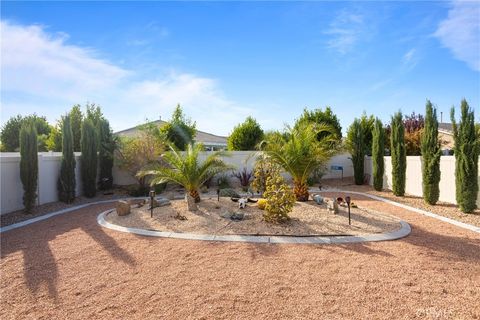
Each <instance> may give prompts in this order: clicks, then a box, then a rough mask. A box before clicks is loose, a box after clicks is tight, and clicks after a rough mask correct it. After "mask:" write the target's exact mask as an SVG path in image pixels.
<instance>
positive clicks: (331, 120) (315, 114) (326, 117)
mask: <svg viewBox="0 0 480 320" xmlns="http://www.w3.org/2000/svg"><path fill="white" fill-rule="evenodd" d="M305 122H306V123H310V124H313V126H314V127H315V126H316V125H328V126H330V127H331V128H332V129H333V130H331V132H326V131H321V132H318V134H317V140H318V141H322V140H324V138H325V137H326V136H332V138H333V139H332V140H333V141H335V144H336V145H338V144H340V143H341V141H342V127H341V126H340V121H338V117H337V115H336V114H335V113H333V111H332V109H331V108H330V107H328V106H327V107H325V110H322V109H315V110H311V111H310V110H307V109H304V110H303V113H302V115H301V116H300V118H298V120H297V121H295V128H297V129H298V128H299V127H301V126H302V125H304V124H305ZM335 147H336V146H334V148H335Z"/></svg>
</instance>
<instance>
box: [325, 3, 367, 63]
mask: <svg viewBox="0 0 480 320" xmlns="http://www.w3.org/2000/svg"><path fill="white" fill-rule="evenodd" d="M364 27H365V23H364V18H363V16H362V15H360V14H356V13H352V12H347V11H342V12H340V14H339V15H338V16H337V17H335V19H334V20H333V21H332V22H331V23H330V26H329V29H328V30H326V31H325V34H328V35H331V38H330V40H329V41H328V42H327V45H328V47H329V48H330V49H333V50H336V51H338V52H339V53H341V54H345V53H347V52H349V51H350V50H352V49H353V47H354V46H355V44H356V43H357V42H358V41H359V39H360V37H361V36H362V33H363V31H364Z"/></svg>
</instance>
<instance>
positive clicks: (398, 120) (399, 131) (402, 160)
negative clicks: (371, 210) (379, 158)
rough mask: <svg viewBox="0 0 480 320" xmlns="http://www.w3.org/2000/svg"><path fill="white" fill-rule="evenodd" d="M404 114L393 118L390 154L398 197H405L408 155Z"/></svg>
mask: <svg viewBox="0 0 480 320" xmlns="http://www.w3.org/2000/svg"><path fill="white" fill-rule="evenodd" d="M402 118H403V116H402V113H401V112H397V113H395V115H394V116H393V117H392V122H391V130H392V132H391V134H390V150H391V151H390V152H391V155H392V185H393V186H392V189H393V190H392V191H393V194H395V195H396V196H403V195H405V180H406V171H407V154H406V149H405V128H404V127H403V121H402Z"/></svg>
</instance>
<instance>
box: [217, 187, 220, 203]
mask: <svg viewBox="0 0 480 320" xmlns="http://www.w3.org/2000/svg"><path fill="white" fill-rule="evenodd" d="M217 201H218V202H220V188H217Z"/></svg>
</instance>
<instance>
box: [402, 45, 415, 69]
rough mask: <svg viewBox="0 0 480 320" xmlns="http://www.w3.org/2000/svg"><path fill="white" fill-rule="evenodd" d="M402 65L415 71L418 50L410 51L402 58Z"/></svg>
mask: <svg viewBox="0 0 480 320" xmlns="http://www.w3.org/2000/svg"><path fill="white" fill-rule="evenodd" d="M402 63H403V66H404V67H405V68H407V69H408V70H411V69H413V68H414V67H415V66H416V65H417V63H418V54H417V49H415V48H412V49H410V50H408V51H407V52H406V53H405V54H404V55H403V57H402Z"/></svg>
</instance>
